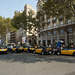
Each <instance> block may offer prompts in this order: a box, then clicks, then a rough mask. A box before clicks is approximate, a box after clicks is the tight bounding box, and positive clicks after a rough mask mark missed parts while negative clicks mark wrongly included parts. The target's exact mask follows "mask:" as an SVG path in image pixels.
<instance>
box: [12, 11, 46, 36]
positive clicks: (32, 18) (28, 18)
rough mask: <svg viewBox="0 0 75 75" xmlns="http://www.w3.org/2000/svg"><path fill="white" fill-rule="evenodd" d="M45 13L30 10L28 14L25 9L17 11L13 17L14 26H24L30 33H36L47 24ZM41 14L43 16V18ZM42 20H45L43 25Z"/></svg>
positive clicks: (17, 27)
mask: <svg viewBox="0 0 75 75" xmlns="http://www.w3.org/2000/svg"><path fill="white" fill-rule="evenodd" d="M43 15H44V14H42V13H41V12H38V13H37V14H34V12H33V11H30V12H29V15H26V14H25V12H24V11H23V12H22V13H19V12H17V11H16V12H15V15H14V17H13V18H12V26H13V27H15V28H16V29H19V28H23V29H25V30H26V31H28V32H29V33H31V34H33V35H35V34H36V33H37V32H38V31H39V30H40V28H41V27H43V25H44V24H45V23H44V17H43ZM40 16H41V17H42V18H41V19H40ZM41 22H43V24H42V25H41ZM32 30H33V32H32Z"/></svg>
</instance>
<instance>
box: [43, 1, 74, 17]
mask: <svg viewBox="0 0 75 75" xmlns="http://www.w3.org/2000/svg"><path fill="white" fill-rule="evenodd" d="M42 1H43V8H42V9H43V11H44V12H45V13H46V14H47V15H49V16H51V15H52V16H55V15H57V16H59V15H61V14H62V15H65V16H66V17H70V16H75V0H42Z"/></svg>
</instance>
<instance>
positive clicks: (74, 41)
mask: <svg viewBox="0 0 75 75" xmlns="http://www.w3.org/2000/svg"><path fill="white" fill-rule="evenodd" d="M40 5H41V0H38V3H37V9H38V10H39V6H40ZM44 18H45V21H46V22H47V24H46V25H45V26H44V28H43V29H42V28H41V30H40V32H39V33H38V36H37V44H38V45H46V46H47V45H56V43H57V42H58V41H61V42H62V43H63V44H64V45H68V43H69V46H71V45H74V46H75V17H72V18H71V19H70V18H69V19H68V20H66V19H65V17H64V16H62V15H60V17H59V18H56V17H55V16H51V17H49V16H46V15H45V16H44Z"/></svg>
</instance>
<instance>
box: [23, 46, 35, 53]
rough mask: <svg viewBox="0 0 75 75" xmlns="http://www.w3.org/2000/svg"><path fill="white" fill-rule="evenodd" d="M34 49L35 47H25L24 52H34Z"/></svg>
mask: <svg viewBox="0 0 75 75" xmlns="http://www.w3.org/2000/svg"><path fill="white" fill-rule="evenodd" d="M35 48H36V47H34V46H26V47H24V51H26V52H34V50H35Z"/></svg>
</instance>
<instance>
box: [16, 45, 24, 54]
mask: <svg viewBox="0 0 75 75" xmlns="http://www.w3.org/2000/svg"><path fill="white" fill-rule="evenodd" d="M23 51H24V48H23V46H18V47H16V51H15V52H16V53H20V52H23Z"/></svg>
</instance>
